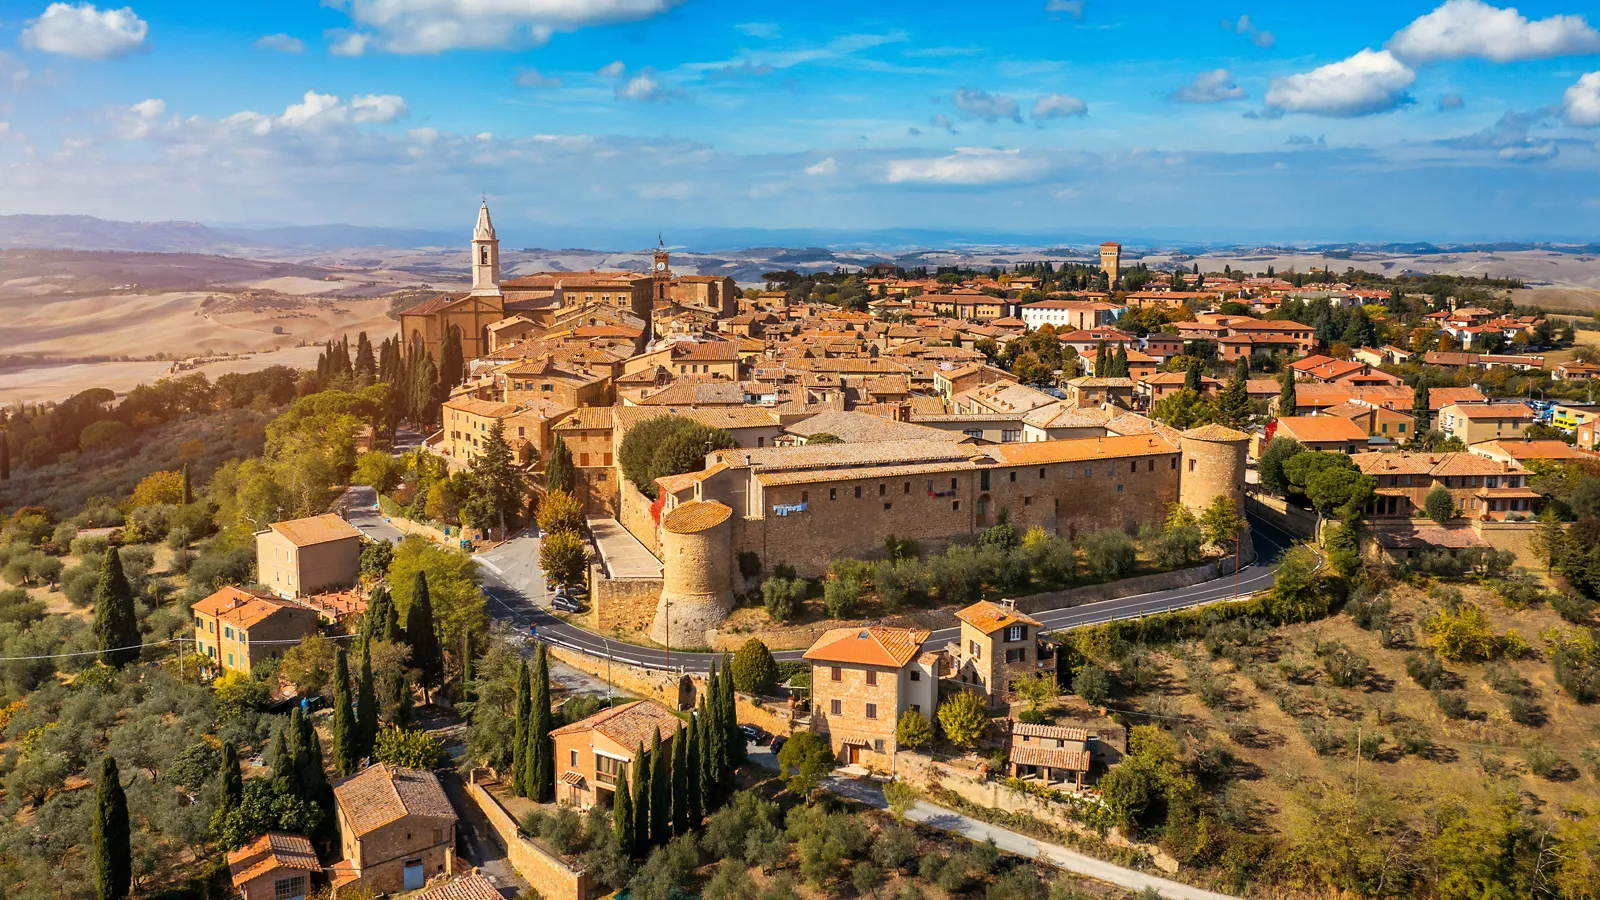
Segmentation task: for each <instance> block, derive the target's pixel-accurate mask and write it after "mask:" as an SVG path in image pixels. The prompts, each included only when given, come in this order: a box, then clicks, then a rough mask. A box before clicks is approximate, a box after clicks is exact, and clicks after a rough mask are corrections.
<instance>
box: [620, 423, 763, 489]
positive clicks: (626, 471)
mask: <svg viewBox="0 0 1600 900" xmlns="http://www.w3.org/2000/svg"><path fill="white" fill-rule="evenodd" d="M734 446H736V443H735V441H734V440H733V436H732V435H731V434H729V433H728V432H726V431H724V430H722V429H720V428H709V427H707V426H705V425H701V424H700V423H699V422H696V421H694V420H693V419H686V418H682V417H679V416H671V415H665V416H656V417H655V418H652V419H646V420H644V421H643V422H640V423H639V424H637V425H635V426H634V427H633V428H631V429H629V430H628V433H627V434H626V435H624V436H623V438H622V444H621V445H620V446H619V447H618V448H617V462H618V463H619V464H620V465H621V467H622V473H623V475H624V476H625V477H626V478H627V479H628V480H629V481H631V482H633V486H634V487H636V488H638V489H639V491H640V492H641V493H643V494H644V495H645V496H646V497H649V498H650V499H652V500H654V499H655V498H656V486H655V480H656V479H657V478H662V477H665V476H668V475H681V474H683V473H685V472H698V471H700V470H701V469H703V468H705V457H706V454H707V453H709V452H710V451H713V450H728V449H731V448H733V447H734Z"/></svg>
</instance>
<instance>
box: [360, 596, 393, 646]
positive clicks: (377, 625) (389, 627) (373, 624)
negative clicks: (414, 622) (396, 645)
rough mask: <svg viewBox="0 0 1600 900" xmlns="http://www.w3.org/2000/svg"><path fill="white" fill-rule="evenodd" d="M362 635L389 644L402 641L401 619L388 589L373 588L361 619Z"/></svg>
mask: <svg viewBox="0 0 1600 900" xmlns="http://www.w3.org/2000/svg"><path fill="white" fill-rule="evenodd" d="M361 635H362V636H363V637H366V638H370V639H372V640H378V641H387V642H389V643H393V642H394V641H397V640H399V639H400V619H399V615H398V614H397V613H396V612H395V608H394V597H393V596H391V595H390V594H389V589H388V588H386V587H378V588H373V590H372V596H371V597H370V598H368V600H367V611H366V613H364V614H363V615H362V617H361Z"/></svg>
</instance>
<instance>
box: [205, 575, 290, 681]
mask: <svg viewBox="0 0 1600 900" xmlns="http://www.w3.org/2000/svg"><path fill="white" fill-rule="evenodd" d="M190 612H191V614H192V615H193V616H194V641H195V652H196V653H199V654H201V655H202V656H204V657H206V658H207V659H209V660H211V665H212V666H214V667H215V668H217V669H219V670H222V671H225V672H243V673H245V674H246V675H248V674H250V670H251V668H252V667H254V666H255V665H257V664H259V663H261V662H263V661H264V660H267V659H271V658H276V657H280V656H282V655H283V654H284V651H286V650H288V649H289V648H290V647H293V646H294V645H295V642H297V641H299V640H300V639H301V638H304V637H306V636H308V635H312V634H316V633H317V632H318V630H319V629H320V626H321V617H320V616H319V615H318V612H317V610H316V609H314V608H312V607H310V606H305V605H301V604H299V603H295V602H292V601H289V600H283V599H281V598H278V597H275V596H273V595H272V594H269V593H267V592H266V591H253V590H246V589H244V588H237V587H225V588H221V589H219V590H217V591H216V592H214V593H212V594H211V595H210V596H208V597H206V598H205V599H203V600H201V601H199V602H198V603H196V604H194V606H193V607H191V609H190Z"/></svg>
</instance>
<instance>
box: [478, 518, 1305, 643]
mask: <svg viewBox="0 0 1600 900" xmlns="http://www.w3.org/2000/svg"><path fill="white" fill-rule="evenodd" d="M1250 528H1251V537H1252V539H1253V540H1254V542H1255V546H1256V554H1257V556H1256V562H1254V563H1252V564H1250V565H1247V566H1244V567H1243V568H1241V569H1240V570H1239V573H1238V578H1237V584H1236V583H1235V578H1234V576H1233V574H1231V573H1230V574H1228V575H1225V576H1223V577H1221V578H1215V579H1212V580H1210V581H1203V582H1200V583H1199V584H1193V585H1190V586H1188V587H1181V588H1174V589H1172V590H1166V591H1155V592H1153V593H1148V594H1135V595H1133V596H1129V597H1117V598H1113V599H1111V600H1100V601H1097V602H1094V603H1086V604H1083V605H1081V606H1074V607H1069V608H1066V609H1056V610H1048V611H1045V612H1036V613H1032V615H1033V617H1034V618H1036V619H1038V620H1039V621H1040V622H1042V623H1043V624H1044V626H1045V628H1046V630H1049V631H1060V630H1062V629H1065V628H1072V627H1075V626H1079V625H1098V624H1100V623H1102V622H1111V621H1116V620H1118V619H1134V618H1139V617H1140V616H1146V615H1151V614H1153V613H1162V612H1168V611H1171V610H1175V609H1186V608H1188V607H1192V606H1202V605H1204V604H1207V603H1214V602H1216V601H1218V600H1226V599H1228V598H1230V597H1234V596H1240V595H1244V594H1249V593H1253V592H1255V591H1260V590H1264V589H1266V588H1268V587H1271V586H1272V583H1273V578H1274V576H1275V572H1276V565H1275V564H1276V562H1277V560H1278V557H1279V556H1280V555H1281V554H1282V553H1283V551H1284V550H1286V549H1288V548H1289V547H1290V546H1291V545H1292V544H1293V543H1294V537H1293V536H1292V535H1290V534H1288V533H1287V532H1285V531H1283V530H1282V529H1280V528H1278V527H1276V526H1274V525H1272V524H1270V523H1268V522H1265V521H1263V520H1261V519H1258V518H1255V517H1253V516H1252V517H1250ZM537 559H538V542H537V539H536V538H534V537H532V536H529V535H519V536H517V537H515V538H513V539H512V540H511V541H508V542H506V543H505V544H502V545H500V546H499V547H497V548H496V549H495V550H494V551H493V553H492V556H490V555H488V554H486V555H485V556H482V557H478V562H479V564H480V566H481V568H482V572H483V577H484V591H485V592H486V593H488V595H489V598H490V602H489V614H490V616H491V617H493V618H496V619H502V620H506V621H509V622H512V623H514V624H515V625H516V626H517V627H518V629H519V630H522V629H527V628H529V627H530V626H535V627H536V628H537V631H536V633H535V637H537V638H538V639H539V640H541V641H544V642H545V643H547V644H550V645H552V646H556V647H566V648H568V649H572V650H577V651H580V652H582V653H586V654H588V655H590V656H594V657H598V658H601V659H607V658H609V659H610V660H611V661H613V662H616V663H621V664H623V665H631V666H638V667H640V668H646V669H658V670H665V669H670V670H673V671H684V672H706V671H709V670H710V668H711V664H712V663H713V662H715V661H716V660H718V659H720V658H721V656H720V654H714V653H687V652H679V651H671V652H669V651H666V650H662V649H658V648H655V647H641V646H639V645H637V644H629V643H626V642H623V641H619V640H617V639H615V638H609V637H606V636H604V635H600V634H596V633H594V632H591V631H587V630H585V629H582V628H579V627H578V626H576V625H571V624H569V623H567V622H564V621H562V620H561V619H559V618H557V617H556V616H554V615H552V614H551V613H550V610H549V608H548V606H547V604H548V600H547V598H546V596H545V590H544V582H543V578H542V577H541V576H540V573H539V571H538V565H537V563H536V562H534V561H535V560H537ZM508 563H510V564H513V565H515V569H513V568H512V566H511V565H508ZM530 574H531V576H532V577H531V578H530V577H529V575H530ZM959 633H960V630H959V628H956V627H951V628H941V629H939V630H938V631H935V632H933V633H932V634H930V635H928V639H927V641H926V642H924V644H923V646H924V647H926V648H928V649H930V650H933V649H937V648H939V647H943V646H944V645H945V644H947V643H949V642H950V641H952V640H954V639H956V637H957V636H958V634H959ZM803 652H804V651H801V650H781V651H777V652H775V653H773V654H772V655H773V656H774V657H775V658H777V659H779V660H797V659H800V657H801V654H802V653H803Z"/></svg>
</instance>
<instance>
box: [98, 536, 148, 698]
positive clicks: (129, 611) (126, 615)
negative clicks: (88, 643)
mask: <svg viewBox="0 0 1600 900" xmlns="http://www.w3.org/2000/svg"><path fill="white" fill-rule="evenodd" d="M94 634H95V638H96V639H97V643H98V645H99V650H100V661H101V662H103V663H105V664H106V665H108V666H116V667H118V668H121V667H122V666H125V665H127V664H128V663H131V662H133V661H134V660H136V659H138V658H139V620H138V619H137V618H136V617H135V616H134V612H133V587H132V586H130V585H129V584H128V576H126V575H124V574H123V572H122V555H121V554H119V553H118V552H117V548H115V547H109V548H107V549H106V552H105V559H104V561H103V562H101V563H100V581H99V583H97V584H96V585H95V587H94Z"/></svg>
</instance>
